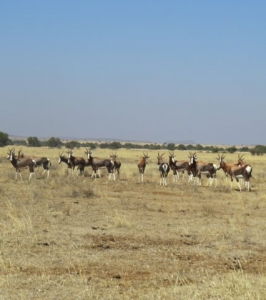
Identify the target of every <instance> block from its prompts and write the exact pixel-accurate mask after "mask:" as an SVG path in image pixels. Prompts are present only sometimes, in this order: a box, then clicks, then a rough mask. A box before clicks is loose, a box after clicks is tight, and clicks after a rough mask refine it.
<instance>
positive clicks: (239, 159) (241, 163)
mask: <svg viewBox="0 0 266 300" xmlns="http://www.w3.org/2000/svg"><path fill="white" fill-rule="evenodd" d="M237 164H238V165H240V166H241V165H243V164H244V154H242V155H241V154H238V161H237Z"/></svg>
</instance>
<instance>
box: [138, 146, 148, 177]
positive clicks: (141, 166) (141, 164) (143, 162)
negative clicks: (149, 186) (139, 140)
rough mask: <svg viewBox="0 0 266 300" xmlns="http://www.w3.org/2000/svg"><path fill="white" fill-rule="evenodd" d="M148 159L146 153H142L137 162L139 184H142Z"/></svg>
mask: <svg viewBox="0 0 266 300" xmlns="http://www.w3.org/2000/svg"><path fill="white" fill-rule="evenodd" d="M148 158H149V156H148V153H146V154H145V153H144V152H143V157H142V158H141V159H140V160H139V162H138V169H139V181H140V182H141V183H143V177H144V172H145V168H146V165H147V163H148Z"/></svg>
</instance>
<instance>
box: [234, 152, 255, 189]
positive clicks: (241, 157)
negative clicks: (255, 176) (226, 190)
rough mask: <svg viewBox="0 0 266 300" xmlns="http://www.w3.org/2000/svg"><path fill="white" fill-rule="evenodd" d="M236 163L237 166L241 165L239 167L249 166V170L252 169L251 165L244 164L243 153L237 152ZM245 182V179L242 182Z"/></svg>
mask: <svg viewBox="0 0 266 300" xmlns="http://www.w3.org/2000/svg"><path fill="white" fill-rule="evenodd" d="M237 165H238V166H241V167H243V166H249V167H250V168H251V170H252V167H251V165H248V164H246V163H245V162H244V154H242V155H240V154H238V160H237ZM246 183H247V182H246V181H245V182H244V185H245V184H246Z"/></svg>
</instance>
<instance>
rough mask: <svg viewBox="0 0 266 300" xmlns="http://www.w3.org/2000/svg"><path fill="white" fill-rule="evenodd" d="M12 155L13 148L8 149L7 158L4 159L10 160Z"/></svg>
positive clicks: (13, 153)
mask: <svg viewBox="0 0 266 300" xmlns="http://www.w3.org/2000/svg"><path fill="white" fill-rule="evenodd" d="M14 155H15V148H12V149H8V152H7V158H6V159H9V160H12V157H13V156H14Z"/></svg>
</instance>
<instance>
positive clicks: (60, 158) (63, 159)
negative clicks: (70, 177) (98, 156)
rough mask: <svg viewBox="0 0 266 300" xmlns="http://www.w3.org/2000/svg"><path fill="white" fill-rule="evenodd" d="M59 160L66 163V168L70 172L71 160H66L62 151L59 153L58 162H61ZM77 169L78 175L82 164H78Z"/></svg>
mask: <svg viewBox="0 0 266 300" xmlns="http://www.w3.org/2000/svg"><path fill="white" fill-rule="evenodd" d="M61 162H64V163H65V164H66V165H67V170H68V171H71V172H72V164H71V162H68V158H67V157H65V156H64V155H63V152H62V153H59V158H58V163H59V164H61ZM85 165H86V161H85ZM77 169H78V170H79V172H80V175H82V165H78V166H77Z"/></svg>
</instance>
